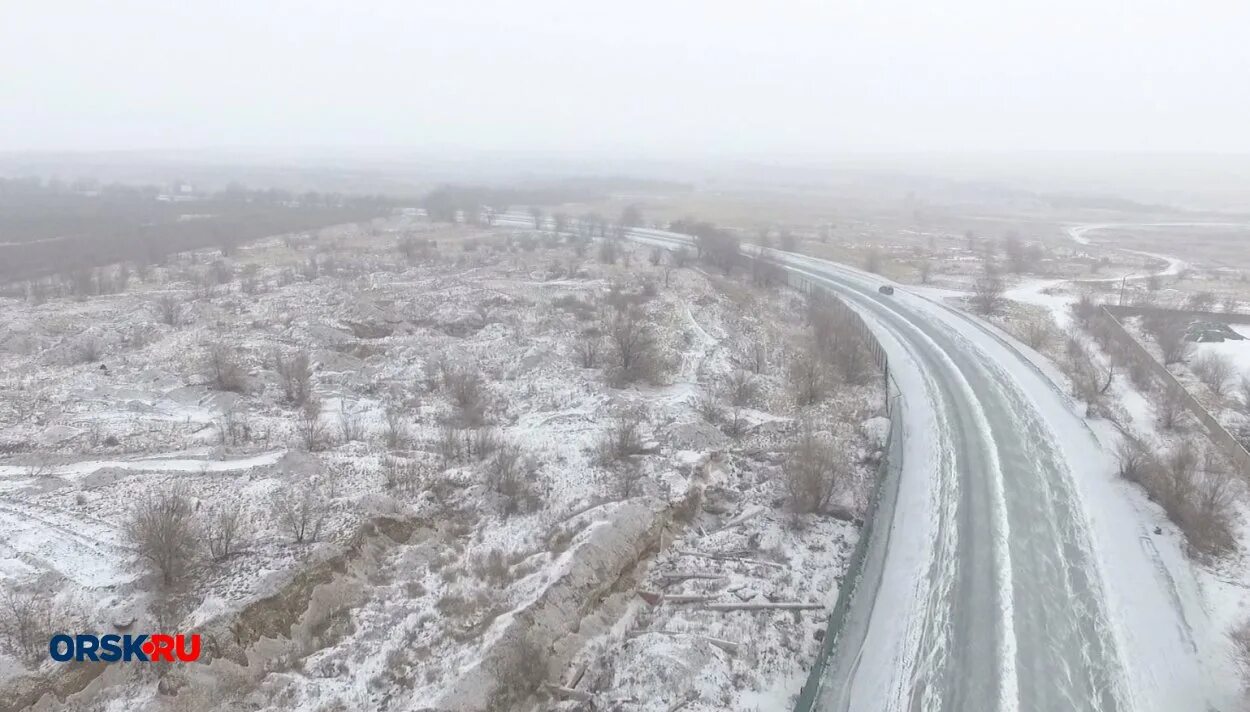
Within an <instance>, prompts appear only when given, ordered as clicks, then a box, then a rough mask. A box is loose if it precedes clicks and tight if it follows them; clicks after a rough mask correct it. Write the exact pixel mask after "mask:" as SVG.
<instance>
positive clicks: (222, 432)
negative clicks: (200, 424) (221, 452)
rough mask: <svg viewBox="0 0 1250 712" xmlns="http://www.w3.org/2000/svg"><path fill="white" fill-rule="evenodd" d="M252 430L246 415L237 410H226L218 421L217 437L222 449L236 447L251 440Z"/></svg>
mask: <svg viewBox="0 0 1250 712" xmlns="http://www.w3.org/2000/svg"><path fill="white" fill-rule="evenodd" d="M251 434H252V428H251V426H250V425H248V422H247V416H246V414H244V413H242V412H240V411H239V410H238V409H237V408H226V409H225V410H223V411H222V413H221V420H219V421H217V437H218V441H219V442H220V443H221V445H222V447H225V446H227V445H229V446H231V447H236V446H238V445H240V444H246V443H247V442H249V441H250V440H251Z"/></svg>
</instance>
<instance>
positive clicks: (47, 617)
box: [0, 590, 72, 668]
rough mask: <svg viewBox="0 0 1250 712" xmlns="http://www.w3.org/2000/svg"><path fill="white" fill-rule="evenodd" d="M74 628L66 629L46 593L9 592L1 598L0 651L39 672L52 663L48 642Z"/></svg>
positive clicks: (67, 627)
mask: <svg viewBox="0 0 1250 712" xmlns="http://www.w3.org/2000/svg"><path fill="white" fill-rule="evenodd" d="M71 628H72V626H68V625H63V623H62V621H61V620H60V616H59V615H58V614H57V612H56V609H55V608H54V606H53V604H52V598H51V596H48V595H46V594H45V593H44V592H39V593H37V594H21V593H18V592H16V591H12V590H10V591H7V592H5V593H4V594H3V595H0V650H2V651H3V652H5V653H7V654H8V655H10V656H12V657H14V658H16V659H18V660H20V661H21V662H22V664H24V665H26V666H28V667H31V668H38V667H39V665H40V664H41V663H43V661H44V660H47V659H48V640H49V639H50V638H51V637H52V636H53V635H55V634H56V633H59V632H61V631H63V630H67V629H71Z"/></svg>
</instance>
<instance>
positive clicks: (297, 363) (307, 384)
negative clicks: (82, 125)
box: [273, 350, 313, 406]
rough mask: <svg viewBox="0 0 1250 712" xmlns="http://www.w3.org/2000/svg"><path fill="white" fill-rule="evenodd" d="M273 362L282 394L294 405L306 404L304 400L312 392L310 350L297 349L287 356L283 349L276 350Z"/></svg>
mask: <svg viewBox="0 0 1250 712" xmlns="http://www.w3.org/2000/svg"><path fill="white" fill-rule="evenodd" d="M273 362H274V370H275V371H276V372H277V374H278V382H279V383H281V384H282V396H283V397H284V398H286V400H287V402H288V403H291V404H292V405H295V406H302V405H304V401H305V400H307V399H308V396H309V395H310V394H311V393H312V377H313V370H312V361H311V360H310V359H309V358H308V352H307V351H297V352H295V353H294V354H292V355H291V356H290V357H286V356H283V355H282V352H281V351H277V350H275V351H274V352H273Z"/></svg>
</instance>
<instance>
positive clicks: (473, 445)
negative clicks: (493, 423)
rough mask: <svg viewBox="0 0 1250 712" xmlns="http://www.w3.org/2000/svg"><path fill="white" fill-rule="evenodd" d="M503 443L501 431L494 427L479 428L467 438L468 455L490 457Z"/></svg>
mask: <svg viewBox="0 0 1250 712" xmlns="http://www.w3.org/2000/svg"><path fill="white" fill-rule="evenodd" d="M502 444H503V440H502V439H501V438H500V437H499V433H498V432H496V431H495V430H494V429H493V428H477V429H476V430H474V431H473V433H472V435H469V436H468V437H467V438H465V449H466V453H465V454H466V455H468V456H469V457H473V458H477V459H479V460H484V459H486V458H487V457H490V455H491V454H493V453H494V452H495V451H496V450H498V449H499V447H500V446H501V445H502Z"/></svg>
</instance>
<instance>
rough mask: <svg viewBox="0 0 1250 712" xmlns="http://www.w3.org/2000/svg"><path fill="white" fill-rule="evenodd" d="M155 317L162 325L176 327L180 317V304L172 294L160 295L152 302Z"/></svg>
mask: <svg viewBox="0 0 1250 712" xmlns="http://www.w3.org/2000/svg"><path fill="white" fill-rule="evenodd" d="M152 306H153V307H155V308H156V315H157V318H159V319H160V320H161V321H162V322H163V323H165V324H168V325H170V326H178V324H179V323H180V322H181V317H182V302H181V301H179V299H178V297H176V296H175V295H173V294H168V293H166V294H161V295H159V296H157V297H156V299H154V300H153V301H152Z"/></svg>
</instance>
